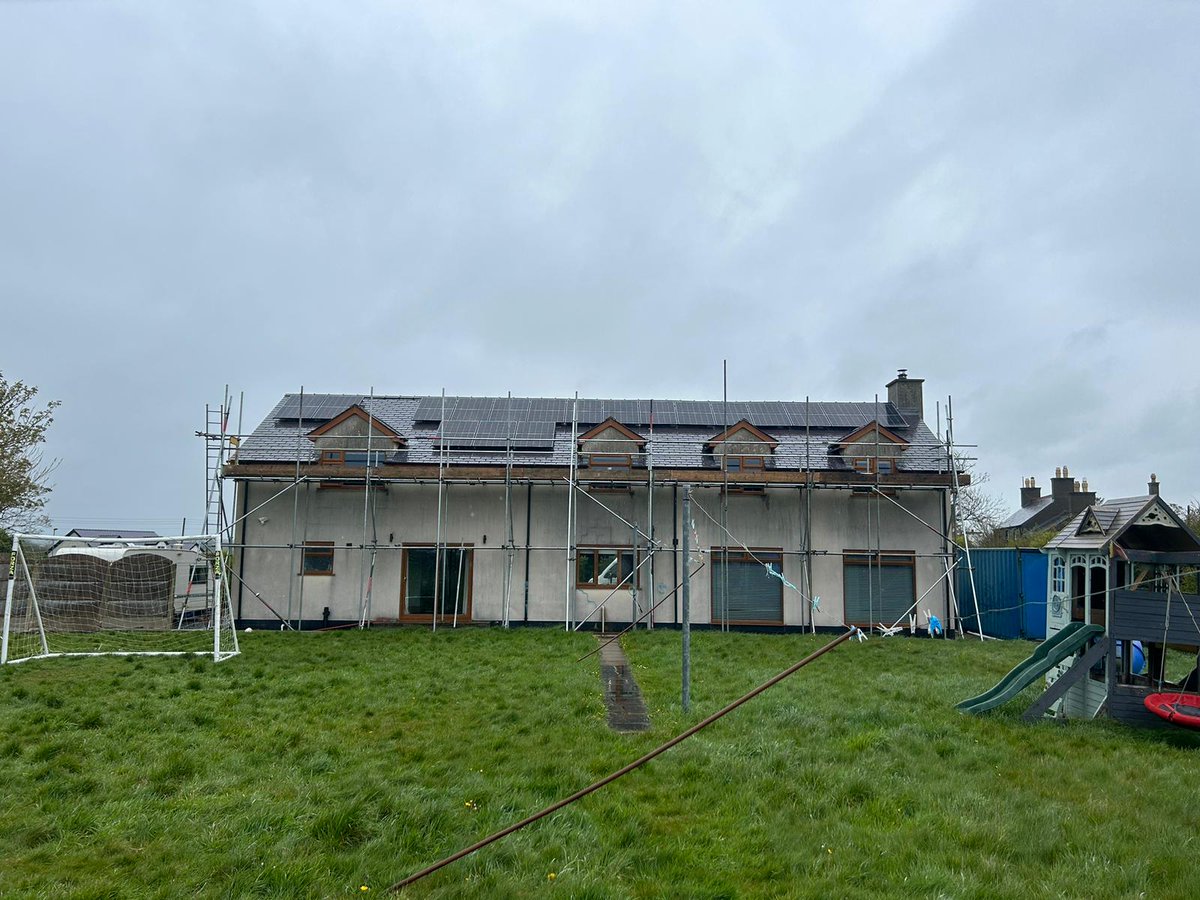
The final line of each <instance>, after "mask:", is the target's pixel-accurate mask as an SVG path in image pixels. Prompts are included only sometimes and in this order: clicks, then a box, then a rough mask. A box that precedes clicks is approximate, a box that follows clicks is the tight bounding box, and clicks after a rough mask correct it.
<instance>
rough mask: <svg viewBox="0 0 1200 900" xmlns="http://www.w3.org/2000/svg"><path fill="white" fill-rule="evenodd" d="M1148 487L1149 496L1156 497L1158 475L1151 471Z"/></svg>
mask: <svg viewBox="0 0 1200 900" xmlns="http://www.w3.org/2000/svg"><path fill="white" fill-rule="evenodd" d="M1148 487H1149V488H1150V496H1151V497H1157V496H1158V476H1157V475H1155V474H1154V473H1153V472H1151V473H1150V484H1149V485H1148Z"/></svg>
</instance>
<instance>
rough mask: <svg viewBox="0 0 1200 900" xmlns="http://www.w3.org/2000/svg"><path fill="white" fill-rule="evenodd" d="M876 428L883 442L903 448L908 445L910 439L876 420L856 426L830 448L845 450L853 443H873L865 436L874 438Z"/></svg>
mask: <svg viewBox="0 0 1200 900" xmlns="http://www.w3.org/2000/svg"><path fill="white" fill-rule="evenodd" d="M876 429H878V432H879V438H880V442H881V443H884V442H886V443H891V444H897V445H899V446H900V447H901V448H904V447H907V446H908V441H906V440H905V439H904V438H902V437H900V435H898V434H896V432H894V431H892V430H891V429H890V428H888V427H887V426H885V425H880V424H879V422H878V421H874V422H868V423H867V424H866V425H864V426H862V427H861V428H856V429H855V430H854V431H852V432H850V433H849V434H848V435H846V436H845V437H844V438H842V439H841V440H840V441H835V442H834V443H833V444H832V445H830V449H831V450H838V451H840V450H845V449H846V448H847V447H849V446H851V445H853V444H863V443H871V442H870V441H864V440H863V438H865V437H868V436H869V437H872V438H874V436H875V432H876Z"/></svg>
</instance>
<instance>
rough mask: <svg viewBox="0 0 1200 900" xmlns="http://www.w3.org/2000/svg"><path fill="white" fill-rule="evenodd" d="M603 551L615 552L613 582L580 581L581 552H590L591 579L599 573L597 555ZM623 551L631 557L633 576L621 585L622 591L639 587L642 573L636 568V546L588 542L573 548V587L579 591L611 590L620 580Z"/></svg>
mask: <svg viewBox="0 0 1200 900" xmlns="http://www.w3.org/2000/svg"><path fill="white" fill-rule="evenodd" d="M604 552H611V553H616V554H617V580H616V582H614V583H613V584H601V583H599V582H597V581H595V580H592V581H580V580H579V560H580V558H581V556H582V555H583V554H591V556H592V557H593V562H592V571H593V576H592V577H593V579H595V577H596V575H598V574H599V573H600V560H599V558H598V555H599V554H600V553H604ZM623 553H628V554H629V555H630V556H631V557H632V567H633V577H632V578H630V579H629V580H628V581H627V582H625V584H624V585H622V586H621V588H620V590H622V591H631V590H633V589H634V588H640V587H641V580H642V573H641V570H639V569H638V562H639V560H638V551H637V548H636V547H631V546H629V545H628V544H589V545H587V546H586V547H576V548H575V588H576V589H577V590H581V591H601V590H603V591H611V590H612V589H613V588H615V587H616V586H617V584H619V583H620V581H621V577H620V576H621V564H620V558H621V555H622V554H623Z"/></svg>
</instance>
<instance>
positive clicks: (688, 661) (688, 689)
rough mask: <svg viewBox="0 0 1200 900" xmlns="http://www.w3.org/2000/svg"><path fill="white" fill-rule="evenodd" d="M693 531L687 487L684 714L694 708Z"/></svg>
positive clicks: (681, 699)
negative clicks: (690, 533)
mask: <svg viewBox="0 0 1200 900" xmlns="http://www.w3.org/2000/svg"><path fill="white" fill-rule="evenodd" d="M691 530H692V488H691V486H690V485H687V486H685V487H684V489H683V591H682V593H683V648H682V652H683V664H682V668H683V687H682V691H681V694H680V703H681V704H682V705H683V711H684V712H688V711H689V710H690V709H691V707H692V591H691V585H690V584H689V582H690V581H691V580H692V576H691V570H690V568H689V567H690V566H691V558H690V555H689V551H690V549H691V542H690V541H689V540H688V534H689V532H690V531H691Z"/></svg>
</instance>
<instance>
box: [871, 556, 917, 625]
mask: <svg viewBox="0 0 1200 900" xmlns="http://www.w3.org/2000/svg"><path fill="white" fill-rule="evenodd" d="M879 573H880V585H881V590H880V592H879V593H880V595H881V602H880V603H879V604H877V605H878V606H880V607H881V609H880V612H879V618H880V619H881V621H882V622H883V624H884V625H888V626H890V625H894V624H895V623H896V621H897V620H898V619H900V618H903V619H904V620H905V621H904V622H903V623H901V624H907V622H908V608H909V607H910V606H912V605H913V600H914V599H916V598H915V597H913V570H912V567H911V566H883V567H882V568H881V569H880V570H879Z"/></svg>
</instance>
